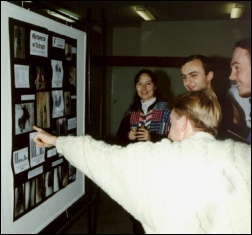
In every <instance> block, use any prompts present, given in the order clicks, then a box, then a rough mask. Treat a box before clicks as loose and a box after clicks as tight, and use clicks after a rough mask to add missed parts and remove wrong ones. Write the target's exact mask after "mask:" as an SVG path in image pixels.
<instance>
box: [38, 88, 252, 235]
mask: <svg viewBox="0 0 252 235" xmlns="http://www.w3.org/2000/svg"><path fill="white" fill-rule="evenodd" d="M220 118H221V108H220V105H219V103H218V101H217V98H216V95H215V94H214V92H213V91H212V90H201V91H192V92H189V93H186V94H184V95H182V96H180V97H179V98H178V99H177V101H176V103H175V106H174V108H173V110H172V113H171V116H170V119H171V129H170V132H169V138H170V139H171V140H172V141H171V140H169V139H163V140H162V141H160V142H157V143H152V142H139V143H135V144H130V145H128V146H127V147H120V146H116V145H113V146H112V145H109V144H106V143H105V142H103V141H96V140H94V139H93V138H92V137H90V136H79V137H73V136H68V137H56V136H53V135H51V134H49V133H47V132H45V131H43V130H42V129H40V128H38V127H34V129H35V130H37V131H38V134H37V135H36V136H35V138H34V141H35V142H36V145H37V146H39V147H49V146H53V145H55V146H56V148H57V151H58V152H59V153H61V154H63V155H64V156H65V157H66V159H68V160H69V162H70V163H71V164H73V165H74V166H76V167H77V168H78V169H80V170H81V171H83V172H84V173H85V175H86V176H88V177H89V178H90V179H92V180H93V181H94V182H95V183H96V184H97V185H99V186H100V187H101V188H102V189H103V190H104V191H105V192H107V193H108V194H109V195H110V196H111V197H112V198H113V199H114V200H115V201H117V202H118V203H119V204H120V205H122V206H123V207H124V208H125V209H126V210H127V211H128V212H130V213H131V214H132V215H133V216H134V217H135V218H136V219H138V220H139V221H140V222H141V223H142V225H143V227H144V229H145V231H146V233H150V234H154V233H155V234H170V233H171V234H182V233H184V234H201V233H210V234H231V233H232V234H234V233H238V234H245V233H248V234H251V157H250V155H251V147H250V146H249V145H247V144H244V143H240V142H234V141H233V140H225V141H220V140H216V139H215V135H216V134H217V132H216V130H217V127H218V124H219V121H220Z"/></svg>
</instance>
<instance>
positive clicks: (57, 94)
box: [52, 90, 64, 118]
mask: <svg viewBox="0 0 252 235" xmlns="http://www.w3.org/2000/svg"><path fill="white" fill-rule="evenodd" d="M52 98H53V111H52V118H57V117H62V116H63V115H64V98H63V90H55V91H52Z"/></svg>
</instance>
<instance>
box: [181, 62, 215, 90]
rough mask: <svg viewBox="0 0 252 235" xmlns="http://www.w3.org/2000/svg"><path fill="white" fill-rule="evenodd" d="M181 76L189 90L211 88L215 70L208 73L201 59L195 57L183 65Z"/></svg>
mask: <svg viewBox="0 0 252 235" xmlns="http://www.w3.org/2000/svg"><path fill="white" fill-rule="evenodd" d="M181 77H182V80H183V84H184V86H185V88H186V89H187V90H188V91H198V90H202V89H205V88H211V80H212V78H213V72H209V73H208V74H206V73H205V70H204V68H203V65H202V62H201V60H199V59H195V60H192V61H189V62H187V63H186V64H184V65H183V66H182V67H181Z"/></svg>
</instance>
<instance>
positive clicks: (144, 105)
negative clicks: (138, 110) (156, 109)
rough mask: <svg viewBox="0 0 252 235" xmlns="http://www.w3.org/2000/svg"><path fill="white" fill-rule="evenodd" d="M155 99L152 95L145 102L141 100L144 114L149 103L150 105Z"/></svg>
mask: <svg viewBox="0 0 252 235" xmlns="http://www.w3.org/2000/svg"><path fill="white" fill-rule="evenodd" d="M155 101H156V97H153V98H152V99H150V100H148V101H146V102H143V101H142V100H141V103H142V110H143V112H144V115H146V114H147V111H148V108H149V107H150V105H152V104H153V103H154V102H155Z"/></svg>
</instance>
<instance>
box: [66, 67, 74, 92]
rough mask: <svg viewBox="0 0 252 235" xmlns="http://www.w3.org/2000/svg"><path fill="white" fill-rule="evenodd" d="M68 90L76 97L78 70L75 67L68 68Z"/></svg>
mask: <svg viewBox="0 0 252 235" xmlns="http://www.w3.org/2000/svg"><path fill="white" fill-rule="evenodd" d="M67 90H69V91H70V92H71V95H76V68H75V67H74V66H69V67H68V68H67Z"/></svg>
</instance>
